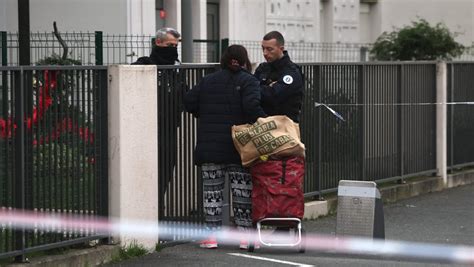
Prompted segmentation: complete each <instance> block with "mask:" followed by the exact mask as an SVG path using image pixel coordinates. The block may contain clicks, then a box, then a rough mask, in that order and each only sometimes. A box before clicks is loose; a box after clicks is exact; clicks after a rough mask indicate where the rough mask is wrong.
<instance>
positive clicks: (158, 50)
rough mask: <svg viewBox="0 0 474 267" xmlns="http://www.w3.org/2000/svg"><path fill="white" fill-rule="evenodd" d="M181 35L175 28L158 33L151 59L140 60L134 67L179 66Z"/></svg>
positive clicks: (162, 29) (164, 29) (142, 58)
mask: <svg viewBox="0 0 474 267" xmlns="http://www.w3.org/2000/svg"><path fill="white" fill-rule="evenodd" d="M180 37H181V34H179V32H178V31H177V30H175V29H173V28H161V29H159V30H158V31H157V32H156V38H155V45H156V46H154V47H153V49H152V51H151V54H150V56H149V57H141V58H138V59H137V61H136V62H135V63H133V64H132V65H178V64H180V61H179V59H178V42H179V38H180Z"/></svg>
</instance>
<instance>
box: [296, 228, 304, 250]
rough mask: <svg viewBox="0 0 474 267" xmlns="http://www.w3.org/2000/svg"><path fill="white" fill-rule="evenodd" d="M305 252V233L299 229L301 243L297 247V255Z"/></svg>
mask: <svg viewBox="0 0 474 267" xmlns="http://www.w3.org/2000/svg"><path fill="white" fill-rule="evenodd" d="M305 251H306V231H305V230H304V229H301V242H300V245H299V247H298V252H299V253H304V252H305Z"/></svg>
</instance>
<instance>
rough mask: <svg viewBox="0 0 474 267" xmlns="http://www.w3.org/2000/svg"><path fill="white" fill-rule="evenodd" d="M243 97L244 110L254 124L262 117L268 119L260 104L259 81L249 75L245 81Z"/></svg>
mask: <svg viewBox="0 0 474 267" xmlns="http://www.w3.org/2000/svg"><path fill="white" fill-rule="evenodd" d="M241 97H242V110H243V111H244V113H245V115H246V116H247V117H248V118H249V119H250V120H251V121H252V122H255V121H256V120H257V119H258V118H260V117H267V114H265V112H264V111H263V108H262V106H261V103H260V102H261V95H260V86H259V81H258V80H257V79H256V78H255V77H253V76H251V75H249V76H248V78H246V79H245V80H244V83H243V86H242V89H241Z"/></svg>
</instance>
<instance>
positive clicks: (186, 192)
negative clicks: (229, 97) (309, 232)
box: [0, 62, 474, 257]
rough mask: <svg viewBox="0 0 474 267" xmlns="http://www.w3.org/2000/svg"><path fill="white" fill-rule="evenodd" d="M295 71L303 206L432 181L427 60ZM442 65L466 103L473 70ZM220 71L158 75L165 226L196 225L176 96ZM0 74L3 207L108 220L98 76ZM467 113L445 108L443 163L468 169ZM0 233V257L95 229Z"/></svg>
mask: <svg viewBox="0 0 474 267" xmlns="http://www.w3.org/2000/svg"><path fill="white" fill-rule="evenodd" d="M301 65H302V68H303V73H304V77H305V98H304V101H305V102H304V106H303V112H302V119H301V135H302V139H303V142H304V143H305V145H306V147H307V157H306V161H307V165H306V166H307V169H306V177H305V185H304V189H305V196H306V197H316V196H321V195H324V194H326V193H328V192H331V191H335V190H336V187H337V185H338V182H339V180H341V179H351V180H370V181H376V182H385V181H393V180H401V179H404V178H407V177H410V176H414V175H421V174H428V175H429V174H434V173H435V172H436V170H435V169H436V162H435V159H436V143H435V141H436V133H435V131H436V129H435V127H436V117H435V116H436V108H435V104H433V105H425V104H423V105H420V103H435V102H436V64H435V63H434V62H418V63H415V62H413V63H406V62H404V63H400V62H397V63H340V64H339V63H333V64H310V63H304V64H301ZM448 66H449V68H448V69H449V70H450V72H449V77H450V79H449V84H450V92H449V95H450V97H451V98H450V100H449V101H456V102H460V101H463V102H464V101H473V95H472V90H470V87H469V86H470V85H471V84H472V82H473V81H472V73H473V68H474V64H473V63H450V64H448ZM218 68H219V66H218V65H217V64H207V65H202V64H200V65H182V66H160V67H159V70H158V72H159V73H158V90H159V91H158V116H159V117H158V124H159V132H158V144H159V149H158V153H159V158H158V161H159V162H158V168H159V216H160V220H161V221H167V222H171V223H174V224H175V223H180V224H188V223H192V222H201V221H202V219H203V214H202V193H201V191H202V190H201V180H200V179H201V178H200V170H199V168H198V167H196V166H194V164H193V149H194V146H195V142H196V127H197V123H198V121H197V120H196V119H194V118H192V116H191V115H190V114H188V113H185V112H182V96H183V93H184V92H185V91H186V90H188V89H189V88H192V87H193V86H194V85H195V84H197V83H198V82H199V80H200V79H201V78H202V77H203V76H205V75H206V74H209V73H212V72H214V71H215V70H216V69H218ZM0 74H1V76H0V77H1V79H0V85H1V86H0V92H1V93H0V97H1V98H0V104H1V106H0V207H2V208H3V209H23V208H26V209H30V210H34V211H36V212H43V211H53V212H55V213H58V214H93V215H107V143H106V140H107V128H106V127H107V121H106V120H107V118H106V114H107V104H106V103H107V95H106V92H107V90H106V88H107V72H106V68H105V67H81V66H74V67H51V66H44V67H0ZM22 100H23V101H22ZM317 103H323V104H326V105H328V106H329V107H331V108H333V109H334V110H336V111H337V112H339V113H340V114H341V115H342V116H343V118H344V119H345V121H342V120H339V119H338V118H336V117H335V116H333V115H332V113H330V112H329V111H328V110H327V109H326V108H325V107H323V106H320V105H317ZM471 109H472V106H467V105H465V106H463V105H455V106H450V115H449V117H450V118H451V120H450V122H449V124H448V125H450V132H449V133H450V134H451V135H450V136H449V140H451V141H450V143H449V145H450V147H449V153H450V154H449V155H450V156H449V162H450V163H449V165H450V166H461V165H462V166H466V165H474V154H472V153H470V152H471V151H473V150H472V140H470V138H471V137H472V136H473V135H472V133H473V127H474V126H473V124H472V121H473V117H472V114H474V113H473V112H472V110H471ZM0 227H1V230H0V257H5V256H15V255H22V254H24V253H27V252H30V251H35V250H39V249H45V248H52V247H56V246H63V245H65V244H70V243H71V242H83V241H84V240H87V239H97V238H100V236H97V235H96V233H95V232H94V230H93V229H82V230H81V229H73V230H67V229H66V230H64V229H61V230H60V231H59V230H58V229H51V231H17V232H14V231H12V230H11V229H10V228H9V226H8V225H1V226H0ZM191 231H197V230H196V229H195V230H191ZM187 233H189V231H188V232H187ZM180 235H181V236H180ZM185 236H186V233H178V234H177V236H176V237H175V238H174V239H180V238H182V237H185ZM162 241H165V240H162Z"/></svg>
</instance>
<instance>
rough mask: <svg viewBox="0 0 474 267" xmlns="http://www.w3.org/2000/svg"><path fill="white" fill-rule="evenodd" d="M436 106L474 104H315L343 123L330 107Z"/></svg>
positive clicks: (465, 103)
mask: <svg viewBox="0 0 474 267" xmlns="http://www.w3.org/2000/svg"><path fill="white" fill-rule="evenodd" d="M436 105H474V102H433V103H366V104H358V103H353V104H350V103H349V104H324V103H318V102H314V107H325V108H326V109H328V110H329V111H330V112H331V113H332V114H333V115H334V116H336V117H337V118H338V119H340V120H342V121H346V120H344V117H343V116H342V115H341V114H339V113H338V112H337V111H335V110H334V109H332V108H330V106H337V107H397V106H436Z"/></svg>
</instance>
